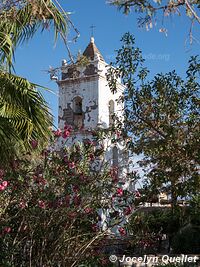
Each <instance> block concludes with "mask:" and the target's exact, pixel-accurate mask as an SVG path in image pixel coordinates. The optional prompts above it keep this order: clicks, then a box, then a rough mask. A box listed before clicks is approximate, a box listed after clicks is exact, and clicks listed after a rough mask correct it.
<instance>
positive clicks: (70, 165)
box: [68, 161, 76, 169]
mask: <svg viewBox="0 0 200 267" xmlns="http://www.w3.org/2000/svg"><path fill="white" fill-rule="evenodd" d="M68 167H69V168H70V169H74V168H75V167H76V165H75V163H74V162H73V161H72V162H69V163H68Z"/></svg>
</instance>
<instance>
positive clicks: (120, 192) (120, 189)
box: [117, 188, 123, 197]
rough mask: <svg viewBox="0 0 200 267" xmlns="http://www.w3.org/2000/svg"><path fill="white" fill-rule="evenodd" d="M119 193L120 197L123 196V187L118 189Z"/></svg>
mask: <svg viewBox="0 0 200 267" xmlns="http://www.w3.org/2000/svg"><path fill="white" fill-rule="evenodd" d="M117 195H118V196H119V197H121V196H122V195H123V189H122V188H118V189H117Z"/></svg>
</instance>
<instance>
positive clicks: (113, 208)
mask: <svg viewBox="0 0 200 267" xmlns="http://www.w3.org/2000/svg"><path fill="white" fill-rule="evenodd" d="M70 132H71V128H69V127H65V129H64V131H60V130H57V131H55V132H54V135H55V137H56V138H67V137H68V136H69V135H70ZM33 147H34V148H37V142H36V141H35V142H33ZM51 147H52V146H51ZM102 153H103V149H102V147H101V146H100V145H99V144H98V141H97V140H95V139H94V140H87V141H86V142H84V143H76V144H74V145H73V146H72V147H70V148H63V149H62V150H61V151H59V152H57V151H55V150H54V149H51V150H50V149H45V150H44V151H43V152H42V153H41V154H40V155H38V154H34V153H33V154H32V155H25V156H24V157H23V158H22V159H20V160H16V161H15V162H13V163H12V165H11V167H10V168H9V169H6V170H3V169H2V170H0V261H1V264H0V265H1V266H34V267H35V266H78V264H79V263H80V262H81V263H82V262H88V261H90V262H91V260H93V259H94V260H95V261H96V263H95V266H98V265H99V266H102V265H103V263H104V264H105V265H106V266H109V265H108V262H107V260H106V259H105V257H103V256H102V255H101V253H102V250H101V248H102V247H103V240H105V239H106V238H108V237H109V235H110V230H111V229H112V228H113V227H114V226H116V225H119V228H118V233H119V234H120V235H121V236H125V235H126V230H125V229H124V228H123V227H122V226H121V225H120V223H121V222H122V221H123V220H124V216H126V215H128V214H129V213H130V212H131V209H132V208H131V206H130V201H129V203H127V202H126V195H127V192H126V190H123V189H122V188H121V187H120V188H119V185H118V184H117V173H116V169H112V168H110V167H109V166H107V167H106V166H103V167H101V169H100V168H97V169H98V170H97V169H96V168H94V167H93V162H94V161H95V160H96V159H97V158H98V159H99V156H100V154H102ZM97 163H98V161H97ZM104 211H109V216H108V217H106V218H104V219H103V217H102V216H101V214H102V212H104ZM104 217H105V216H104ZM97 247H98V248H99V249H98V250H97Z"/></svg>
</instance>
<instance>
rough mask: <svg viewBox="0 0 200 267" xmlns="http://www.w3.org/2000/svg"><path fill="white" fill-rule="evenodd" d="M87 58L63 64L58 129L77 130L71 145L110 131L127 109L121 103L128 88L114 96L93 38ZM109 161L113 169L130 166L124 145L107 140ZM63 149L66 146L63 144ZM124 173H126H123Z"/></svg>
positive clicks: (86, 54)
mask: <svg viewBox="0 0 200 267" xmlns="http://www.w3.org/2000/svg"><path fill="white" fill-rule="evenodd" d="M83 56H84V58H85V59H86V61H87V64H69V65H68V64H67V63H66V61H65V60H63V61H62V67H61V78H60V80H58V81H57V83H58V86H59V117H58V125H59V128H60V129H63V128H64V127H65V125H71V126H72V127H73V129H74V131H73V132H72V135H71V137H70V138H68V139H67V145H71V144H72V143H75V142H76V141H82V140H83V139H90V138H91V136H92V135H91V130H98V129H99V128H108V127H111V126H112V125H113V114H116V115H117V116H118V117H122V114H123V106H122V105H121V104H119V103H117V101H116V100H117V99H118V98H119V96H120V95H121V94H122V93H123V91H124V86H123V85H122V84H121V83H120V81H119V83H118V90H117V93H116V94H113V93H112V92H111V91H110V89H109V86H108V85H107V80H106V66H107V63H106V62H105V60H104V58H103V56H102V54H101V53H100V51H99V50H98V48H97V46H96V45H95V41H94V38H93V37H92V38H91V40H90V42H89V44H88V46H87V47H86V49H85V51H84V52H83ZM107 141H108V142H107V144H106V146H105V147H106V149H107V150H108V151H107V153H106V158H107V160H108V161H110V164H111V165H115V166H118V167H119V168H121V173H122V172H125V171H126V170H125V169H123V168H122V165H124V162H126V163H127V157H126V156H127V153H125V151H124V149H123V146H122V144H116V143H115V144H111V142H109V140H107ZM60 145H62V143H60ZM122 169H123V170H122Z"/></svg>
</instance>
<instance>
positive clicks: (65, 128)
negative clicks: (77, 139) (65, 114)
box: [64, 125, 72, 132]
mask: <svg viewBox="0 0 200 267" xmlns="http://www.w3.org/2000/svg"><path fill="white" fill-rule="evenodd" d="M64 130H67V131H69V132H71V131H72V126H71V125H65V127H64Z"/></svg>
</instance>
